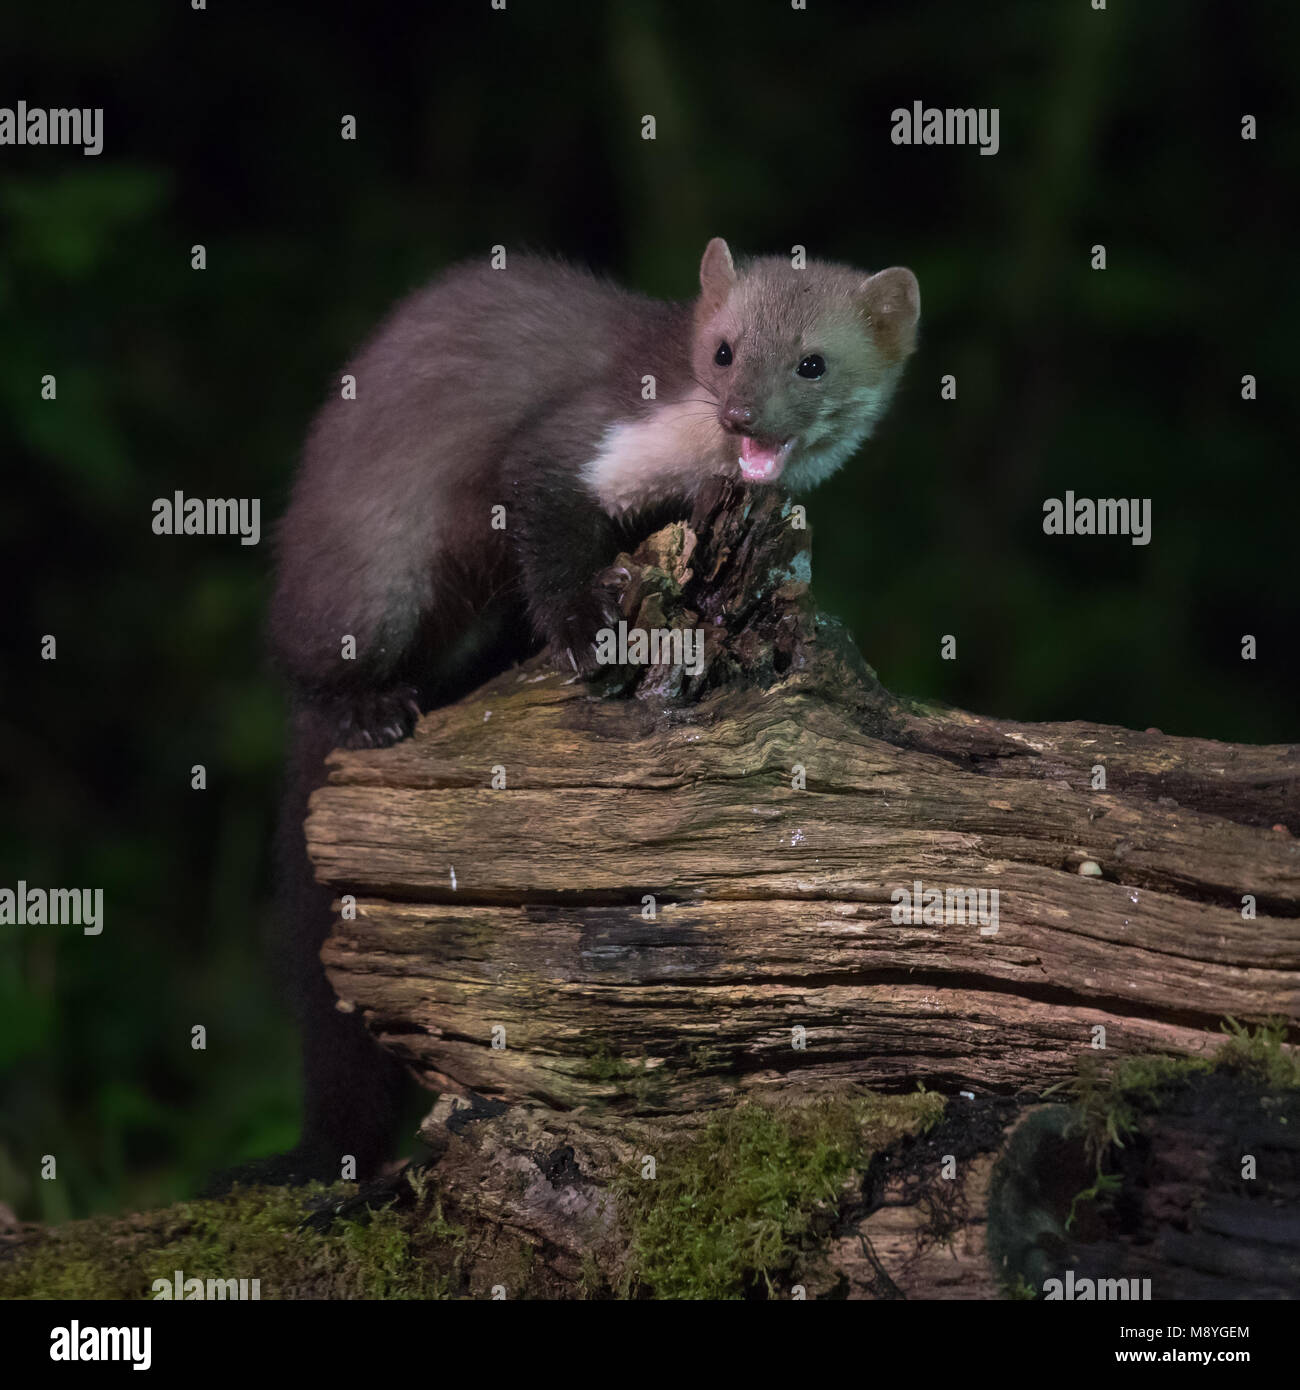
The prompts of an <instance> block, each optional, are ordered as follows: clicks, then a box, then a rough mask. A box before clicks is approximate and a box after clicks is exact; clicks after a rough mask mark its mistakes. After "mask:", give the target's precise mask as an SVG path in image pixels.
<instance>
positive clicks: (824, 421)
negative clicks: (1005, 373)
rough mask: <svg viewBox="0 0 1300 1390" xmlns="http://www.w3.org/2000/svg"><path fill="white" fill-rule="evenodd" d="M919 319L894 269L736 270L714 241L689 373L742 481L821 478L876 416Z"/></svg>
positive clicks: (779, 264)
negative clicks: (709, 402)
mask: <svg viewBox="0 0 1300 1390" xmlns="http://www.w3.org/2000/svg"><path fill="white" fill-rule="evenodd" d="M920 315H921V291H920V288H919V287H918V285H917V283H916V276H915V275H913V274H912V272H911V271H910V270H904V269H903V268H902V267H901V266H892V267H891V268H890V269H888V270H881V271H878V272H877V273H876V274H875V275H868V274H865V273H864V272H862V271H858V270H853V269H851V268H850V267H848V266H841V265H831V264H828V263H825V262H819V261H809V262H808V263H807V265H806V266H804V267H803V268H802V269H796V268H795V267H794V265H792V264H791V262H790V261H788V260H784V259H782V258H781V257H777V256H771V257H762V258H759V259H756V260H752V261H748V262H743V263H742V264H741V265H740V267H739V268H737V266H736V265H735V263H734V262H733V260H732V257H731V251H730V250H729V249H728V247H727V243H726V242H725V241H723V240H722V238H721V237H714V239H713V240H712V241H711V242H709V244H708V246H707V247H706V249H705V252H704V259H703V260H702V261H701V262H700V297H699V299H698V300H697V301H696V305H695V342H694V346H693V349H692V364H691V365H692V370H693V373H694V376H695V380H696V382H697V383H698V384H699V385H700V386H701V387H702V388H704V389H705V390H706V391H708V392H709V394H710V395H711V396H712V398H713V399H714V400H715V401H716V402H717V410H718V421H719V424H720V425H721V427H722V429H723V431H724V433H725V437H726V440H727V442H728V446H729V447H732V446H734V455H735V460H736V466H737V467H738V468H739V470H740V474H741V476H742V477H744V478H746V479H748V480H749V481H750V482H759V483H773V482H776V481H777V479H778V478H779V479H781V480H782V482H783V485H784V486H785V487H787V488H789V489H790V490H791V491H795V492H798V491H802V490H804V489H806V488H810V487H812V486H814V485H815V484H817V483H819V482H821V481H822V480H823V479H824V478H828V477H829V476H830V475H831V474H832V473H833V472H834V471H835V470H836V469H837V468H838V467H839V466H840V464H842V463H843V462H844V460H845V459H846V458H848V457H849V455H850V454H851V453H852V452H853V451H854V449H856V448H857V447H858V445H859V444H861V443H862V441H863V440H864V439H866V438H867V437H868V436H869V435H870V434H871V432H872V430H873V428H874V427H875V424H876V421H877V420H879V419H880V417H881V416H882V415H883V414H884V411H885V407H886V406H887V405H888V404H889V399H890V397H891V396H892V395H893V393H894V387H895V386H896V385H897V383H898V378H899V376H900V375H901V373H902V370H903V363H904V362H905V361H906V360H907V357H908V356H909V355H910V353H911V352H912V349H913V348H914V347H915V345H916V325H917V321H918V319H919V318H920Z"/></svg>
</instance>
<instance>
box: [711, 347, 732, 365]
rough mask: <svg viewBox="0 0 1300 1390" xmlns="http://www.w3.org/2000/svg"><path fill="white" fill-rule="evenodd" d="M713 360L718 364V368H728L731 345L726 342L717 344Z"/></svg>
mask: <svg viewBox="0 0 1300 1390" xmlns="http://www.w3.org/2000/svg"><path fill="white" fill-rule="evenodd" d="M713 360H714V361H715V362H716V363H717V364H718V366H719V367H730V366H731V344H730V343H728V342H721V343H719V344H718V350H717V352H715V353H714V354H713Z"/></svg>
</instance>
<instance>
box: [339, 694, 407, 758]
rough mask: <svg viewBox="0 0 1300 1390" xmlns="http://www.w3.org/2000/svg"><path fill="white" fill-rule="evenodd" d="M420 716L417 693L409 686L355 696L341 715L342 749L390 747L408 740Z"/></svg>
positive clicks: (340, 742)
mask: <svg viewBox="0 0 1300 1390" xmlns="http://www.w3.org/2000/svg"><path fill="white" fill-rule="evenodd" d="M419 717H420V706H419V703H418V702H417V692H416V691H415V690H414V688H413V687H411V686H409V685H399V686H394V687H393V688H392V689H391V690H367V691H363V692H361V693H359V694H356V695H353V696H351V697H350V698H349V699H348V701H347V703H346V704H345V705H344V707H343V709H342V712H341V714H340V716H339V726H338V727H339V734H338V740H339V746H340V747H341V748H387V747H388V746H389V745H390V744H393V743H397V742H399V741H400V740H402V739H404V738H405V737H406V736H407V735H408V734H409V733H410V732H411V731H412V730H413V729H414V728H415V724H416V720H418V719H419Z"/></svg>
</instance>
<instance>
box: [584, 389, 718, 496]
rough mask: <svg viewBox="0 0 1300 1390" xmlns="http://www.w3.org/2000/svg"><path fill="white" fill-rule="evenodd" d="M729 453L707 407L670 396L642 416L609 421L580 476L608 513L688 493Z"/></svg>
mask: <svg viewBox="0 0 1300 1390" xmlns="http://www.w3.org/2000/svg"><path fill="white" fill-rule="evenodd" d="M728 457H729V455H728V454H727V452H726V449H725V437H724V435H723V432H722V427H721V425H719V424H718V419H717V416H716V415H715V414H714V412H713V409H712V407H711V406H708V405H705V404H703V403H701V402H699V401H670V402H667V403H665V404H664V405H661V406H656V407H655V409H654V410H653V411H652V412H651V413H650V414H649V415H647V416H646V417H645V418H644V419H642V420H634V421H629V422H628V423H626V424H620V425H611V426H610V428H609V429H607V430H606V431H605V435H604V438H603V439H602V440H601V441H600V448H599V450H598V451H597V453H596V455H595V457H593V458H592V459H591V461H590V462H589V463H587V464H586V465H585V467H584V468H583V470H582V481H583V483H584V484H585V485H586V487H587V489H588V490H589V491H590V492H591V494H592V495H593V496H594V497H595V498H596V500H597V501H598V502H599V503H600V505H601V506H602V507H603V508H604V509H605V511H607V512H608V513H609V514H610V515H611V516H616V515H618V514H619V513H620V512H626V511H630V510H634V509H635V508H637V507H641V506H644V505H646V504H648V503H653V502H655V501H659V500H661V499H663V498H665V497H671V496H673V495H674V494H676V493H686V494H688V495H689V494H690V493H693V492H694V491H695V489H696V488H697V487H698V486H699V485H700V483H702V482H703V481H704V479H705V478H706V477H708V476H709V475H710V474H711V473H713V472H716V471H718V470H720V468H721V467H722V465H723V464H724V463H725V461H726V459H727V458H728Z"/></svg>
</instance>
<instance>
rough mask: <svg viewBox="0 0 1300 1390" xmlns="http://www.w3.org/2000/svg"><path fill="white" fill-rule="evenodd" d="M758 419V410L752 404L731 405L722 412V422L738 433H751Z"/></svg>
mask: <svg viewBox="0 0 1300 1390" xmlns="http://www.w3.org/2000/svg"><path fill="white" fill-rule="evenodd" d="M757 419H758V411H756V410H755V409H754V407H753V406H752V405H729V406H728V407H727V408H726V410H724V411H723V412H722V423H723V424H724V425H726V427H727V428H728V429H729V430H735V431H736V433H737V434H749V433H751V431H752V430H753V428H754V421H755V420H757Z"/></svg>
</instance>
